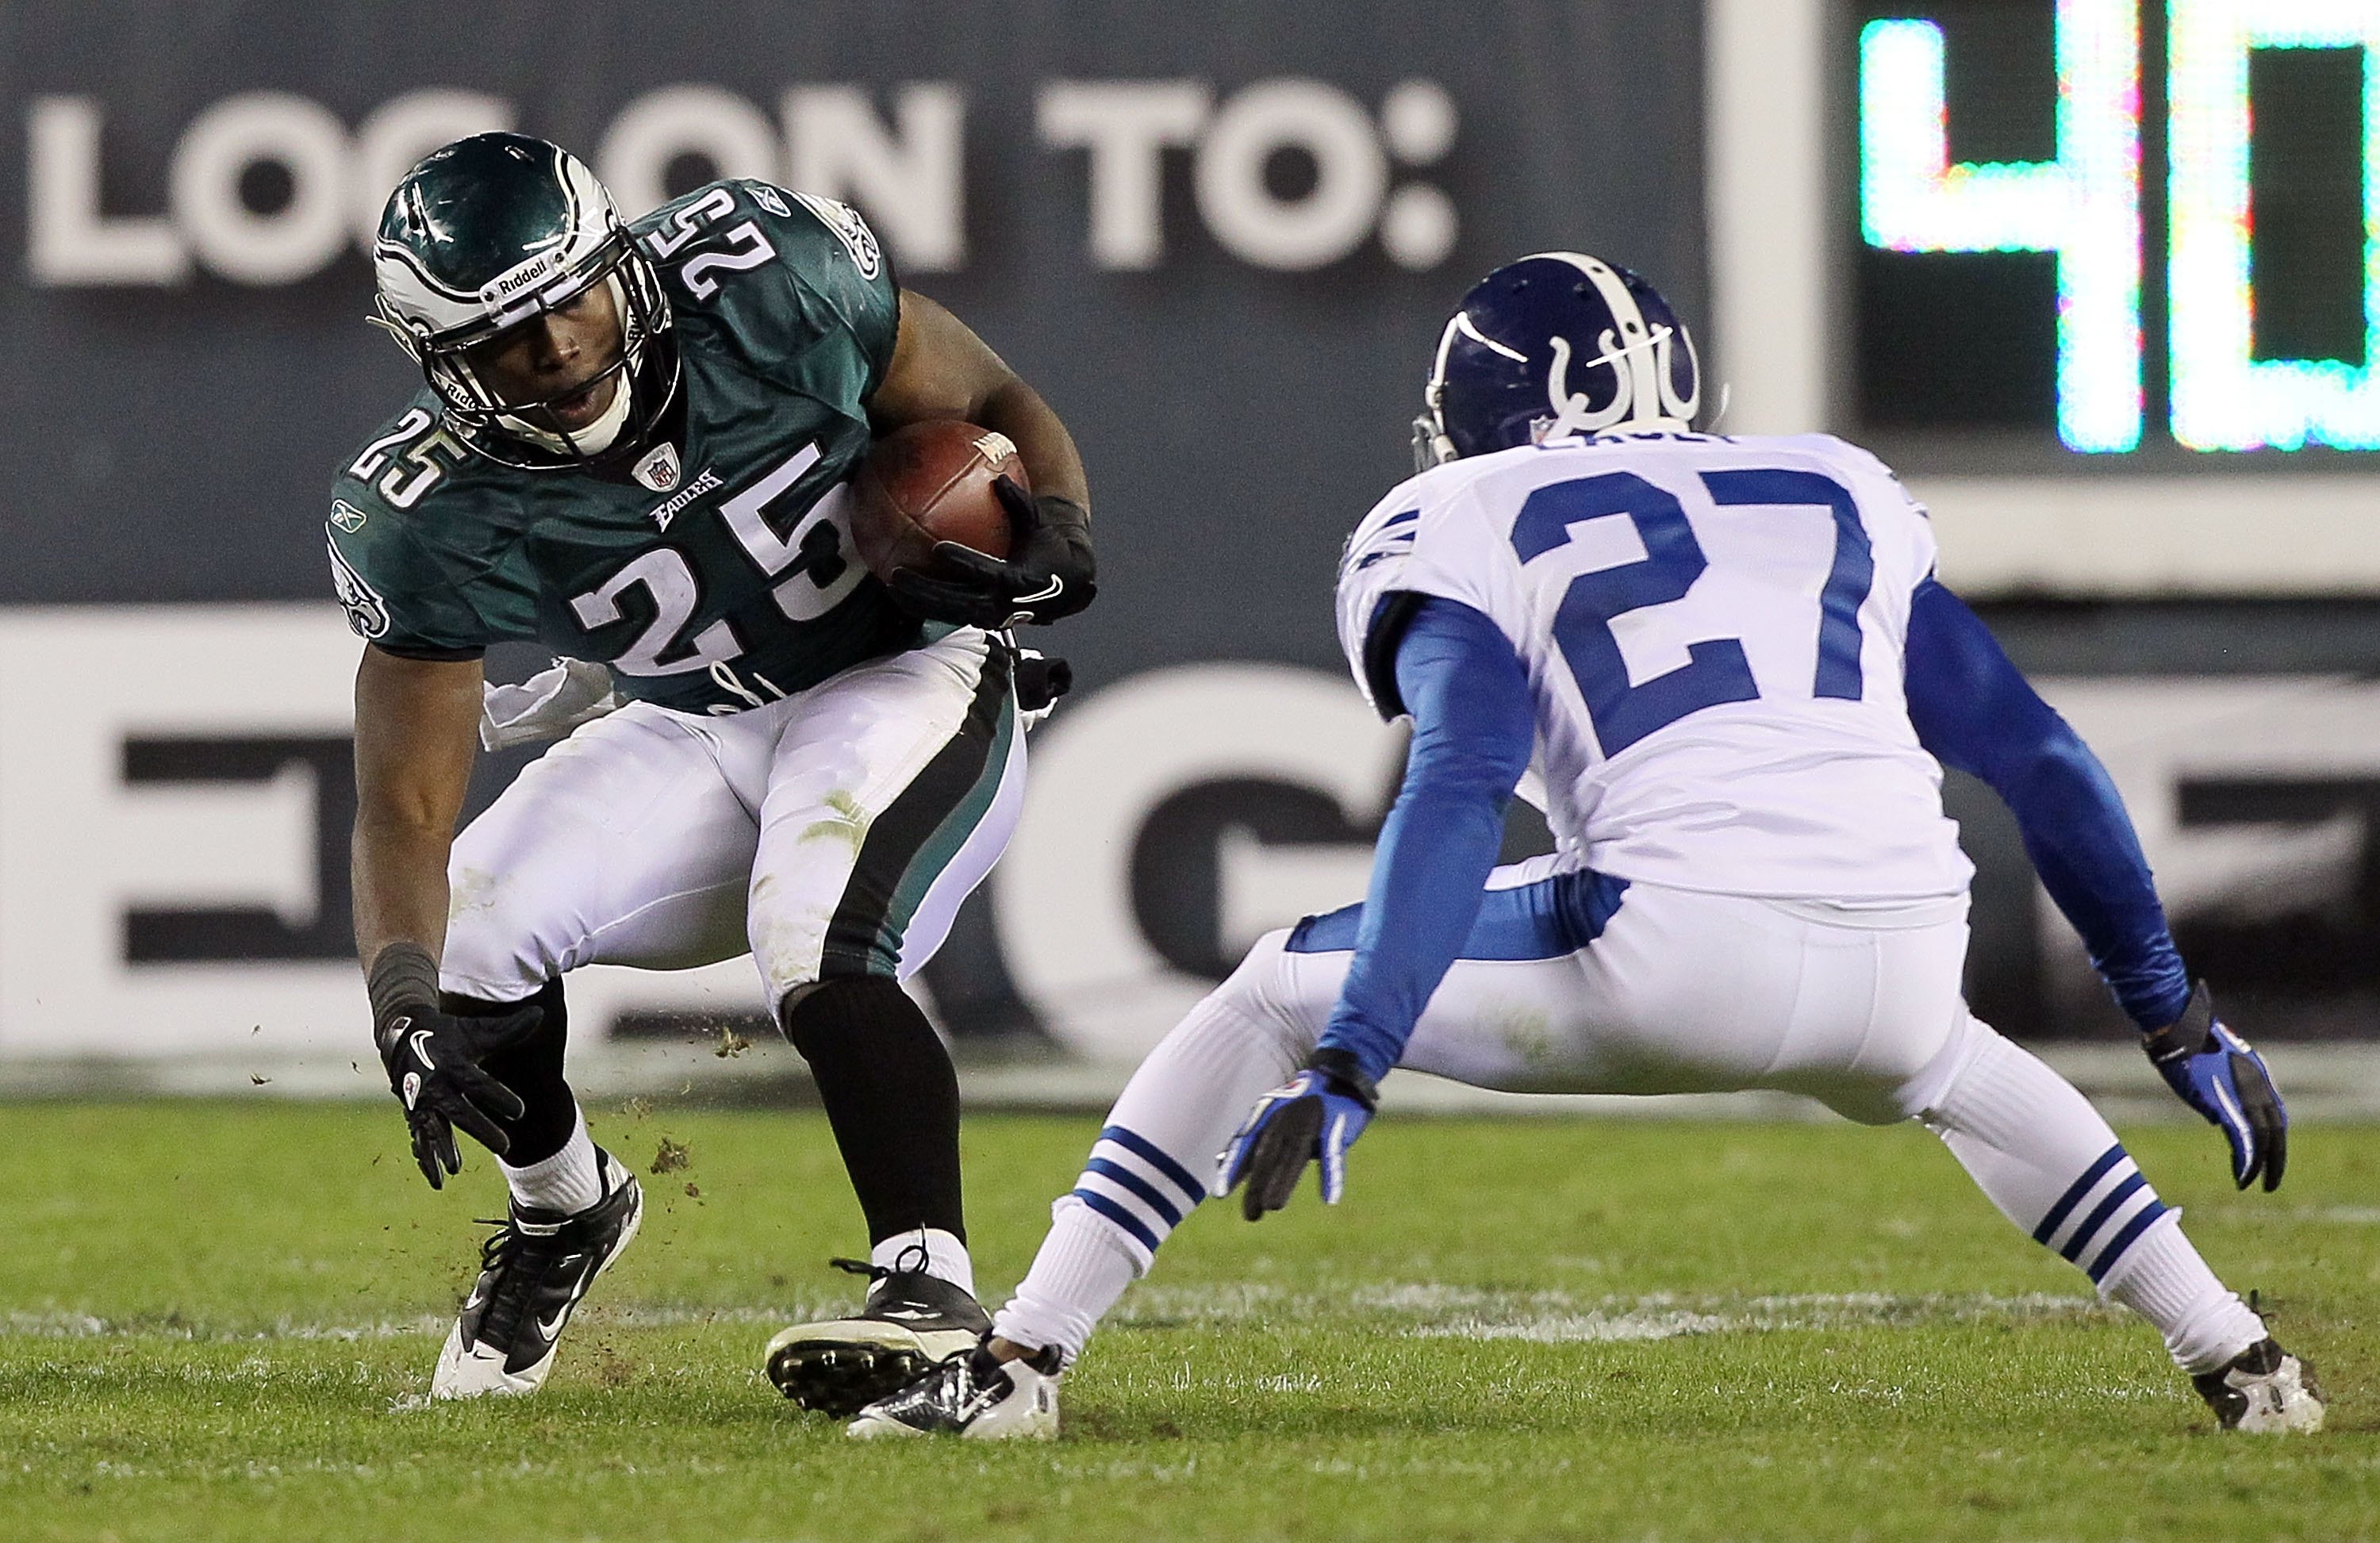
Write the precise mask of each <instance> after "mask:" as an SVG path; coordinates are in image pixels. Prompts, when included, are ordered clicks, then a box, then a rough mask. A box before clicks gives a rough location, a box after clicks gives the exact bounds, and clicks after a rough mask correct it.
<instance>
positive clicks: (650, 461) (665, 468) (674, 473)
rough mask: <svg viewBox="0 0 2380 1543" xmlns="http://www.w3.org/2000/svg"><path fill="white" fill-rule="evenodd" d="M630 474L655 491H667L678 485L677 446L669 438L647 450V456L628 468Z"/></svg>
mask: <svg viewBox="0 0 2380 1543" xmlns="http://www.w3.org/2000/svg"><path fill="white" fill-rule="evenodd" d="M628 474H629V475H630V476H632V477H634V478H635V479H636V480H637V481H639V482H642V483H643V484H644V485H645V486H647V487H649V488H650V489H652V490H653V492H669V491H670V490H671V489H672V488H674V487H676V486H677V479H678V466H677V446H676V445H674V444H672V443H669V441H667V440H663V441H662V443H659V444H656V445H654V446H653V447H652V448H651V449H650V450H648V451H646V452H645V458H644V459H643V460H640V461H638V462H637V464H636V465H635V466H633V467H631V468H628Z"/></svg>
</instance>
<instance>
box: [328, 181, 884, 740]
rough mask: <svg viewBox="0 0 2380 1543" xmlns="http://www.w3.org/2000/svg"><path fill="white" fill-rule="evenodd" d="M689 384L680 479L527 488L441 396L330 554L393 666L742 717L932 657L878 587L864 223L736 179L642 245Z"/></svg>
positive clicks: (356, 477) (569, 476) (349, 507)
mask: <svg viewBox="0 0 2380 1543" xmlns="http://www.w3.org/2000/svg"><path fill="white" fill-rule="evenodd" d="M629 230H630V231H631V233H632V234H633V235H634V237H635V238H636V239H637V242H638V243H639V244H640V245H641V246H642V247H643V248H644V249H645V251H646V253H647V254H648V255H649V256H650V258H651V260H652V261H653V264H654V267H655V269H656V271H657V272H658V273H659V274H660V276H661V280H662V286H663V288H664V290H665V291H666V293H667V294H668V296H669V302H670V308H671V311H672V313H673V315H674V318H675V326H676V330H677V334H678V349H679V355H680V360H681V364H680V369H681V371H682V373H681V376H680V380H679V384H678V407H677V409H676V410H675V411H674V413H673V415H672V419H673V421H672V424H671V426H670V428H669V430H668V431H667V438H666V444H665V446H656V448H655V450H654V451H653V452H651V454H654V455H660V456H663V457H664V458H663V459H662V462H661V463H660V465H661V467H662V471H661V472H660V473H659V474H654V473H652V472H651V471H650V470H649V471H648V474H647V480H644V481H642V482H639V481H638V480H637V479H635V478H633V477H631V476H630V475H628V474H627V470H626V468H620V469H619V470H618V471H617V473H616V474H614V475H609V476H604V475H598V474H596V473H594V472H591V471H584V470H577V469H563V470H543V471H524V470H518V469H516V468H510V467H505V466H502V465H499V464H497V463H496V462H494V461H492V460H489V459H487V458H485V457H483V456H478V455H476V454H473V453H472V452H470V451H468V450H467V449H465V448H464V446H463V445H462V444H461V443H458V442H457V441H456V440H455V437H454V435H453V434H452V433H451V432H449V431H447V430H446V428H445V427H444V425H443V419H442V418H441V416H440V413H439V401H438V398H437V397H436V396H435V395H433V394H431V393H430V392H429V391H427V390H425V391H423V392H422V393H420V394H419V395H417V396H416V397H415V398H414V400H413V403H412V405H411V406H410V407H407V409H406V411H405V412H404V413H403V414H402V415H400V416H399V417H398V418H396V419H393V420H392V421H391V422H389V423H388V424H387V425H385V426H384V427H383V429H382V431H380V432H379V433H378V434H377V435H376V436H375V437H374V438H373V439H372V441H371V442H370V443H369V444H367V445H365V446H364V449H363V452H362V454H361V455H359V456H357V457H356V458H355V459H354V460H353V461H351V462H350V463H349V464H348V465H347V466H346V468H344V470H343V471H342V472H341V474H340V476H339V478H338V480H337V481H336V483H335V485H334V488H333V490H332V493H333V498H332V504H331V516H330V520H329V524H328V528H327V533H328V535H329V537H330V543H331V576H332V580H333V582H334V585H335V586H336V588H337V590H338V595H339V598H340V600H341V601H343V602H344V603H345V604H346V609H347V619H348V623H349V625H350V626H353V627H354V629H355V630H356V631H357V632H358V633H359V634H360V635H362V636H363V637H365V638H369V639H370V640H371V641H372V642H373V643H375V644H376V645H378V646H380V647H382V648H384V649H387V650H390V651H391V652H394V653H399V654H404V655H407V656H408V657H413V658H424V659H470V658H476V657H478V655H479V654H480V652H481V651H482V650H485V649H486V648H487V647H488V646H489V645H490V644H492V643H497V642H503V641H537V642H541V643H543V644H545V645H546V646H547V647H548V648H550V649H551V650H553V651H554V652H555V653H558V654H561V655H564V656H565V657H567V658H571V659H582V660H589V661H593V662H601V663H604V664H608V665H610V666H611V668H612V671H613V679H614V680H615V681H616V683H617V684H618V686H619V688H620V689H621V691H622V692H623V693H624V694H625V695H627V696H629V697H633V698H637V699H643V700H647V701H652V702H656V703H659V704H660V705H662V706H664V707H670V708H676V709H680V710H682V711H694V712H703V711H736V710H738V709H742V708H747V707H752V706H756V705H758V704H759V702H761V701H763V700H766V699H771V698H773V697H776V696H782V695H786V694H789V693H792V692H795V691H800V690H803V689H806V688H807V687H809V686H815V685H817V684H818V683H819V682H820V681H822V680H824V679H826V678H827V677H828V676H830V675H832V674H837V673H839V672H841V671H843V670H845V669H848V668H849V667H850V666H852V665H853V664H856V663H858V662H861V661H862V660H866V659H872V658H875V657H877V656H878V655H880V654H884V653H888V652H892V651H893V650H898V649H902V648H907V647H912V646H914V645H916V644H917V642H919V641H921V635H920V632H919V627H918V624H917V621H916V619H915V618H913V617H911V616H909V615H907V614H905V613H904V612H902V611H900V610H899V609H898V608H897V607H896V606H895V605H894V604H893V603H892V595H891V594H890V593H889V592H888V591H887V590H886V589H884V587H883V586H882V585H880V584H879V583H878V582H877V581H876V580H875V579H874V578H873V577H870V576H869V575H868V571H867V569H866V568H865V567H864V566H862V565H861V564H860V562H859V559H858V556H857V554H856V552H855V551H854V549H853V547H852V543H851V533H850V515H849V504H848V494H847V489H846V486H845V480H846V479H847V478H848V477H849V476H850V475H851V472H852V470H853V469H854V468H855V467H856V465H857V464H858V461H859V459H860V457H861V456H864V455H865V454H866V453H867V450H868V443H869V439H868V409H867V403H868V397H869V396H870V395H873V394H874V393H875V391H876V389H877V387H878V386H879V385H880V384H881V383H882V381H883V378H884V372H885V370H886V369H887V368H888V367H889V365H890V363H891V361H892V347H893V342H894V339H895V337H896V335H897V333H898V327H899V310H900V302H899V298H898V291H897V289H896V288H895V286H894V281H893V277H892V268H891V264H890V263H889V262H887V261H885V260H884V258H883V256H882V254H881V253H880V250H879V249H878V247H877V244H876V238H875V237H874V235H873V234H872V233H870V232H869V230H868V226H867V225H865V224H863V223H862V222H861V220H860V218H859V216H858V215H857V214H856V213H854V212H853V211H851V210H849V209H847V208H845V207H844V206H843V205H841V204H838V203H834V202H832V201H830V200H825V199H819V198H811V197H807V196H806V195H803V194H799V193H789V192H786V191H784V190H783V189H781V188H774V187H771V186H770V185H769V184H767V183H762V182H749V181H738V182H714V183H711V184H710V185H709V186H708V187H704V188H697V189H696V190H695V191H693V192H691V193H688V194H687V195H686V196H685V197H684V198H681V199H678V200H674V201H673V202H670V203H667V204H664V205H662V207H661V208H660V209H658V210H655V211H654V212H653V213H650V214H649V215H646V216H645V217H644V218H642V219H640V220H637V221H636V222H635V223H634V224H632V225H630V226H629Z"/></svg>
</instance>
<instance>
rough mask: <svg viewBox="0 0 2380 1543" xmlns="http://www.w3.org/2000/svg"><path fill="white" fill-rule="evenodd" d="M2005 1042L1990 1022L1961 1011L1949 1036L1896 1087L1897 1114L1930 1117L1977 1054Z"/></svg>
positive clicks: (1970, 1065) (1908, 1116)
mask: <svg viewBox="0 0 2380 1543" xmlns="http://www.w3.org/2000/svg"><path fill="white" fill-rule="evenodd" d="M2007 1043H2008V1041H2007V1040H2006V1039H2002V1038H2000V1034H1999V1031H1998V1029H1996V1028H1994V1027H1992V1026H1991V1025H1989V1024H1987V1023H1985V1022H1984V1021H1983V1020H1982V1019H1981V1018H1978V1017H1976V1016H1975V1015H1974V1014H1972V1013H1962V1014H1960V1015H1959V1021H1958V1022H1957V1023H1956V1024H1954V1025H1952V1026H1951V1028H1950V1034H1949V1038H1948V1039H1945V1040H1944V1041H1943V1042H1942V1048H1941V1049H1940V1050H1937V1051H1935V1052H1934V1055H1933V1058H1932V1059H1931V1060H1929V1061H1927V1062H1926V1063H1925V1065H1923V1066H1921V1067H1919V1068H1918V1070H1917V1071H1916V1073H1915V1074H1914V1075H1912V1076H1911V1077H1910V1078H1909V1079H1908V1080H1907V1081H1905V1082H1903V1083H1902V1084H1901V1085H1900V1087H1899V1088H1898V1089H1897V1090H1896V1092H1895V1094H1894V1103H1895V1106H1896V1107H1898V1108H1899V1109H1900V1116H1899V1117H1900V1118H1902V1119H1907V1118H1910V1117H1912V1116H1922V1117H1928V1118H1930V1117H1931V1115H1932V1113H1933V1112H1934V1111H1936V1110H1938V1109H1940V1108H1941V1107H1942V1105H1943V1103H1944V1102H1945V1101H1946V1100H1948V1099H1949V1096H1950V1090H1951V1089H1952V1088H1953V1087H1957V1086H1958V1083H1959V1079H1960V1078H1961V1076H1963V1075H1966V1073H1967V1071H1968V1069H1969V1068H1970V1067H1972V1066H1973V1065H1974V1064H1975V1063H1976V1061H1977V1060H1978V1059H1979V1058H1981V1057H1983V1056H1984V1055H1985V1054H1987V1053H1988V1052H1989V1051H1991V1050H1992V1048H1993V1047H1994V1046H1996V1045H2005V1044H2007Z"/></svg>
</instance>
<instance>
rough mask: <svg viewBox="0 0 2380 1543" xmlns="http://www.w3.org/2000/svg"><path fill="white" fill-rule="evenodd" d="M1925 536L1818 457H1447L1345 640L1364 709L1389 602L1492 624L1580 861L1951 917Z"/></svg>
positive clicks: (1626, 875) (1718, 444)
mask: <svg viewBox="0 0 2380 1543" xmlns="http://www.w3.org/2000/svg"><path fill="white" fill-rule="evenodd" d="M1934 553H1935V548H1934V538H1933V532H1932V530H1931V529H1930V527H1929V526H1928V524H1927V522H1926V519H1925V514H1924V512H1923V511H1922V510H1920V509H1919V508H1918V507H1917V506H1916V505H1915V504H1913V503H1912V502H1911V500H1910V498H1909V495H1908V494H1907V492H1904V491H1903V490H1902V488H1901V487H1900V483H1899V482H1898V481H1896V480H1894V479H1893V477H1892V474H1891V473H1890V472H1889V471H1888V470H1886V468H1884V466H1883V464H1882V463H1881V462H1879V461H1877V460H1876V458H1875V457H1874V456H1870V455H1868V454H1867V453H1866V452H1864V451H1863V450H1859V449H1857V448H1855V447H1853V446H1852V445H1850V444H1846V443H1843V442H1842V441H1840V440H1837V439H1833V438H1831V437H1828V436H1826V435H1821V434H1810V435H1798V436H1792V437H1782V438H1767V437H1744V438H1720V437H1717V436H1713V435H1705V434H1685V433H1638V434H1620V435H1606V436H1600V437H1597V438H1594V439H1578V438H1573V439H1566V440H1560V441H1556V442H1554V443H1550V444H1547V445H1543V446H1536V445H1531V446H1524V447H1521V448H1519V449H1513V450H1507V451H1502V452H1500V453H1497V454H1495V455H1490V456H1476V457H1472V458H1469V459H1464V460H1461V461H1456V462H1453V463H1451V464H1450V465H1447V466H1443V467H1439V468H1434V469H1432V470H1429V471H1427V472H1424V473H1422V474H1421V475H1420V476H1418V477H1415V478H1414V479H1412V480H1409V481H1407V482H1405V483H1403V484H1402V485H1401V486H1399V487H1398V488H1397V489H1396V490H1395V491H1393V492H1390V494H1389V496H1388V497H1387V498H1385V499H1383V500H1381V502H1380V503H1379V504H1378V506H1376V507H1375V508H1374V509H1373V511H1372V512H1371V514H1369V515H1368V516H1366V517H1365V519H1364V521H1363V523H1362V524H1361V525H1359V526H1358V527H1357V528H1356V530H1355V533H1354V536H1353V537H1352V538H1351V539H1350V540H1349V541H1348V544H1347V552H1346V555H1345V557H1344V558H1343V559H1342V564H1341V568H1340V577H1339V607H1338V610H1339V636H1340V641H1341V644H1342V647H1344V648H1345V650H1346V651H1347V658H1348V662H1349V664H1350V666H1351V667H1352V668H1353V669H1354V673H1355V677H1356V681H1357V684H1358V685H1359V686H1361V687H1362V688H1363V689H1364V692H1365V694H1366V697H1367V698H1368V699H1371V700H1372V702H1373V705H1374V706H1375V707H1376V708H1385V709H1387V710H1388V711H1395V704H1394V703H1393V701H1390V700H1388V699H1387V698H1388V697H1389V695H1390V693H1391V692H1392V689H1393V686H1392V682H1393V674H1392V672H1391V671H1390V667H1389V661H1388V660H1386V659H1384V658H1383V657H1381V656H1380V654H1379V652H1378V650H1375V649H1374V648H1373V647H1372V642H1373V634H1374V630H1375V623H1376V622H1378V621H1379V620H1380V619H1381V618H1382V617H1383V616H1384V615H1386V614H1388V613H1389V612H1390V608H1391V605H1392V602H1393V597H1395V596H1397V595H1399V594H1415V595H1434V596H1439V597H1442V598H1444V599H1447V600H1452V601H1460V602H1461V603H1463V604H1464V605H1468V606H1470V607H1472V608H1473V609H1475V610H1476V611H1479V612H1481V613H1482V614H1485V615H1487V616H1488V618H1489V619H1490V620H1492V621H1493V622H1495V623H1496V625H1497V626H1498V627H1499V628H1500V629H1501V630H1502V632H1503V633H1504V636H1505V637H1506V638H1508V639H1509V640H1510V641H1511V642H1512V647H1513V650H1514V651H1515V652H1516V653H1517V654H1518V655H1519V656H1520V659H1521V662H1522V663H1523V665H1524V668H1525V669H1526V670H1527V673H1528V677H1529V685H1530V690H1531V694H1532V696H1533V697H1534V698H1535V701H1536V735H1537V742H1536V760H1535V764H1534V765H1533V767H1532V770H1533V772H1536V774H1537V775H1538V776H1540V777H1542V779H1543V781H1544V784H1545V789H1546V816H1547V822H1548V825H1549V826H1550V827H1551V829H1552V831H1553V832H1554V836H1555V839H1556V841H1557V843H1558V844H1559V846H1560V852H1561V854H1562V856H1563V857H1564V858H1565V859H1567V860H1568V861H1570V862H1573V863H1575V864H1578V865H1581V866H1585V867H1589V868H1593V869H1597V871H1600V872H1604V873H1609V874H1610V875H1612V876H1613V877H1615V878H1621V879H1633V880H1643V881H1647V882H1651V883H1659V884H1667V885H1670V886H1673V887H1676V888H1680V889H1689V890H1706V891H1718V892H1721V893H1730V894H1743V895H1758V896H1769V897H1777V898H1806V899H1831V900H1861V899H1876V900H1898V899H1915V898H1923V897H1927V896H1937V895H1948V894H1956V893H1961V892H1962V891H1963V890H1964V889H1965V887H1966V882H1967V879H1968V877H1969V875H1970V874H1971V873H1972V871H1973V869H1972V867H1971V865H1970V864H1969V863H1968V862H1967V859H1966V857H1965V856H1964V855H1963V854H1962V853H1961V851H1960V850H1959V845H1958V839H1957V827H1956V826H1954V825H1953V824H1952V823H1951V822H1950V821H1949V820H1948V819H1946V818H1945V817H1944V815H1943V813H1942V798H1941V785H1942V774H1941V767H1940V765H1939V764H1938V763H1937V761H1936V760H1935V759H1934V758H1933V757H1932V756H1930V755H1928V754H1927V753H1926V752H1925V749H1924V748H1922V747H1920V746H1919V744H1918V742H1917V734H1916V731H1915V729H1914V728H1913V727H1912V726H1911V724H1910V720H1909V711H1908V704H1907V699H1906V697H1905V696H1904V694H1903V689H1902V675H1903V653H1904V648H1905V645H1906V642H1907V638H1908V632H1909V606H1910V597H1911V595H1912V593H1913V590H1914V589H1915V588H1916V587H1917V585H1918V584H1920V583H1921V582H1923V581H1924V580H1925V577H1927V575H1928V574H1929V573H1930V572H1931V571H1932V569H1933V565H1934Z"/></svg>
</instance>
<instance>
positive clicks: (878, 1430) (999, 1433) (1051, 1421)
mask: <svg viewBox="0 0 2380 1543" xmlns="http://www.w3.org/2000/svg"><path fill="white" fill-rule="evenodd" d="M1060 1375H1061V1372H1060V1370H1059V1366H1058V1351H1057V1348H1056V1347H1055V1346H1050V1347H1049V1348H1047V1349H1044V1350H1040V1351H1038V1352H1036V1353H1035V1354H1034V1355H1031V1356H1029V1357H1027V1358H1026V1359H1025V1360H1022V1361H998V1360H994V1359H993V1358H992V1355H991V1352H990V1350H988V1349H978V1350H975V1351H971V1352H969V1353H968V1354H967V1355H953V1357H951V1358H950V1359H949V1360H947V1361H945V1362H943V1363H942V1364H941V1366H939V1367H935V1368H934V1369H933V1370H932V1371H929V1372H928V1373H927V1374H926V1375H925V1376H923V1377H921V1378H919V1379H917V1381H915V1382H912V1383H910V1384H909V1385H908V1386H907V1387H905V1388H904V1389H902V1390H901V1391H899V1392H897V1393H893V1394H892V1395H891V1396H890V1397H887V1398H880V1399H878V1400H877V1401H876V1402H875V1403H871V1404H869V1405H868V1407H867V1408H865V1409H862V1410H861V1411H860V1412H859V1417H858V1418H857V1419H855V1420H853V1421H852V1422H851V1424H850V1425H848V1426H846V1427H844V1430H845V1432H846V1433H847V1434H848V1435H850V1436H853V1437H855V1438H856V1439H857V1440H863V1441H867V1440H875V1439H877V1438H878V1437H881V1436H956V1437H959V1438H960V1439H961V1440H968V1441H1050V1440H1056V1439H1057V1436H1058V1379H1059V1377H1060Z"/></svg>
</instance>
